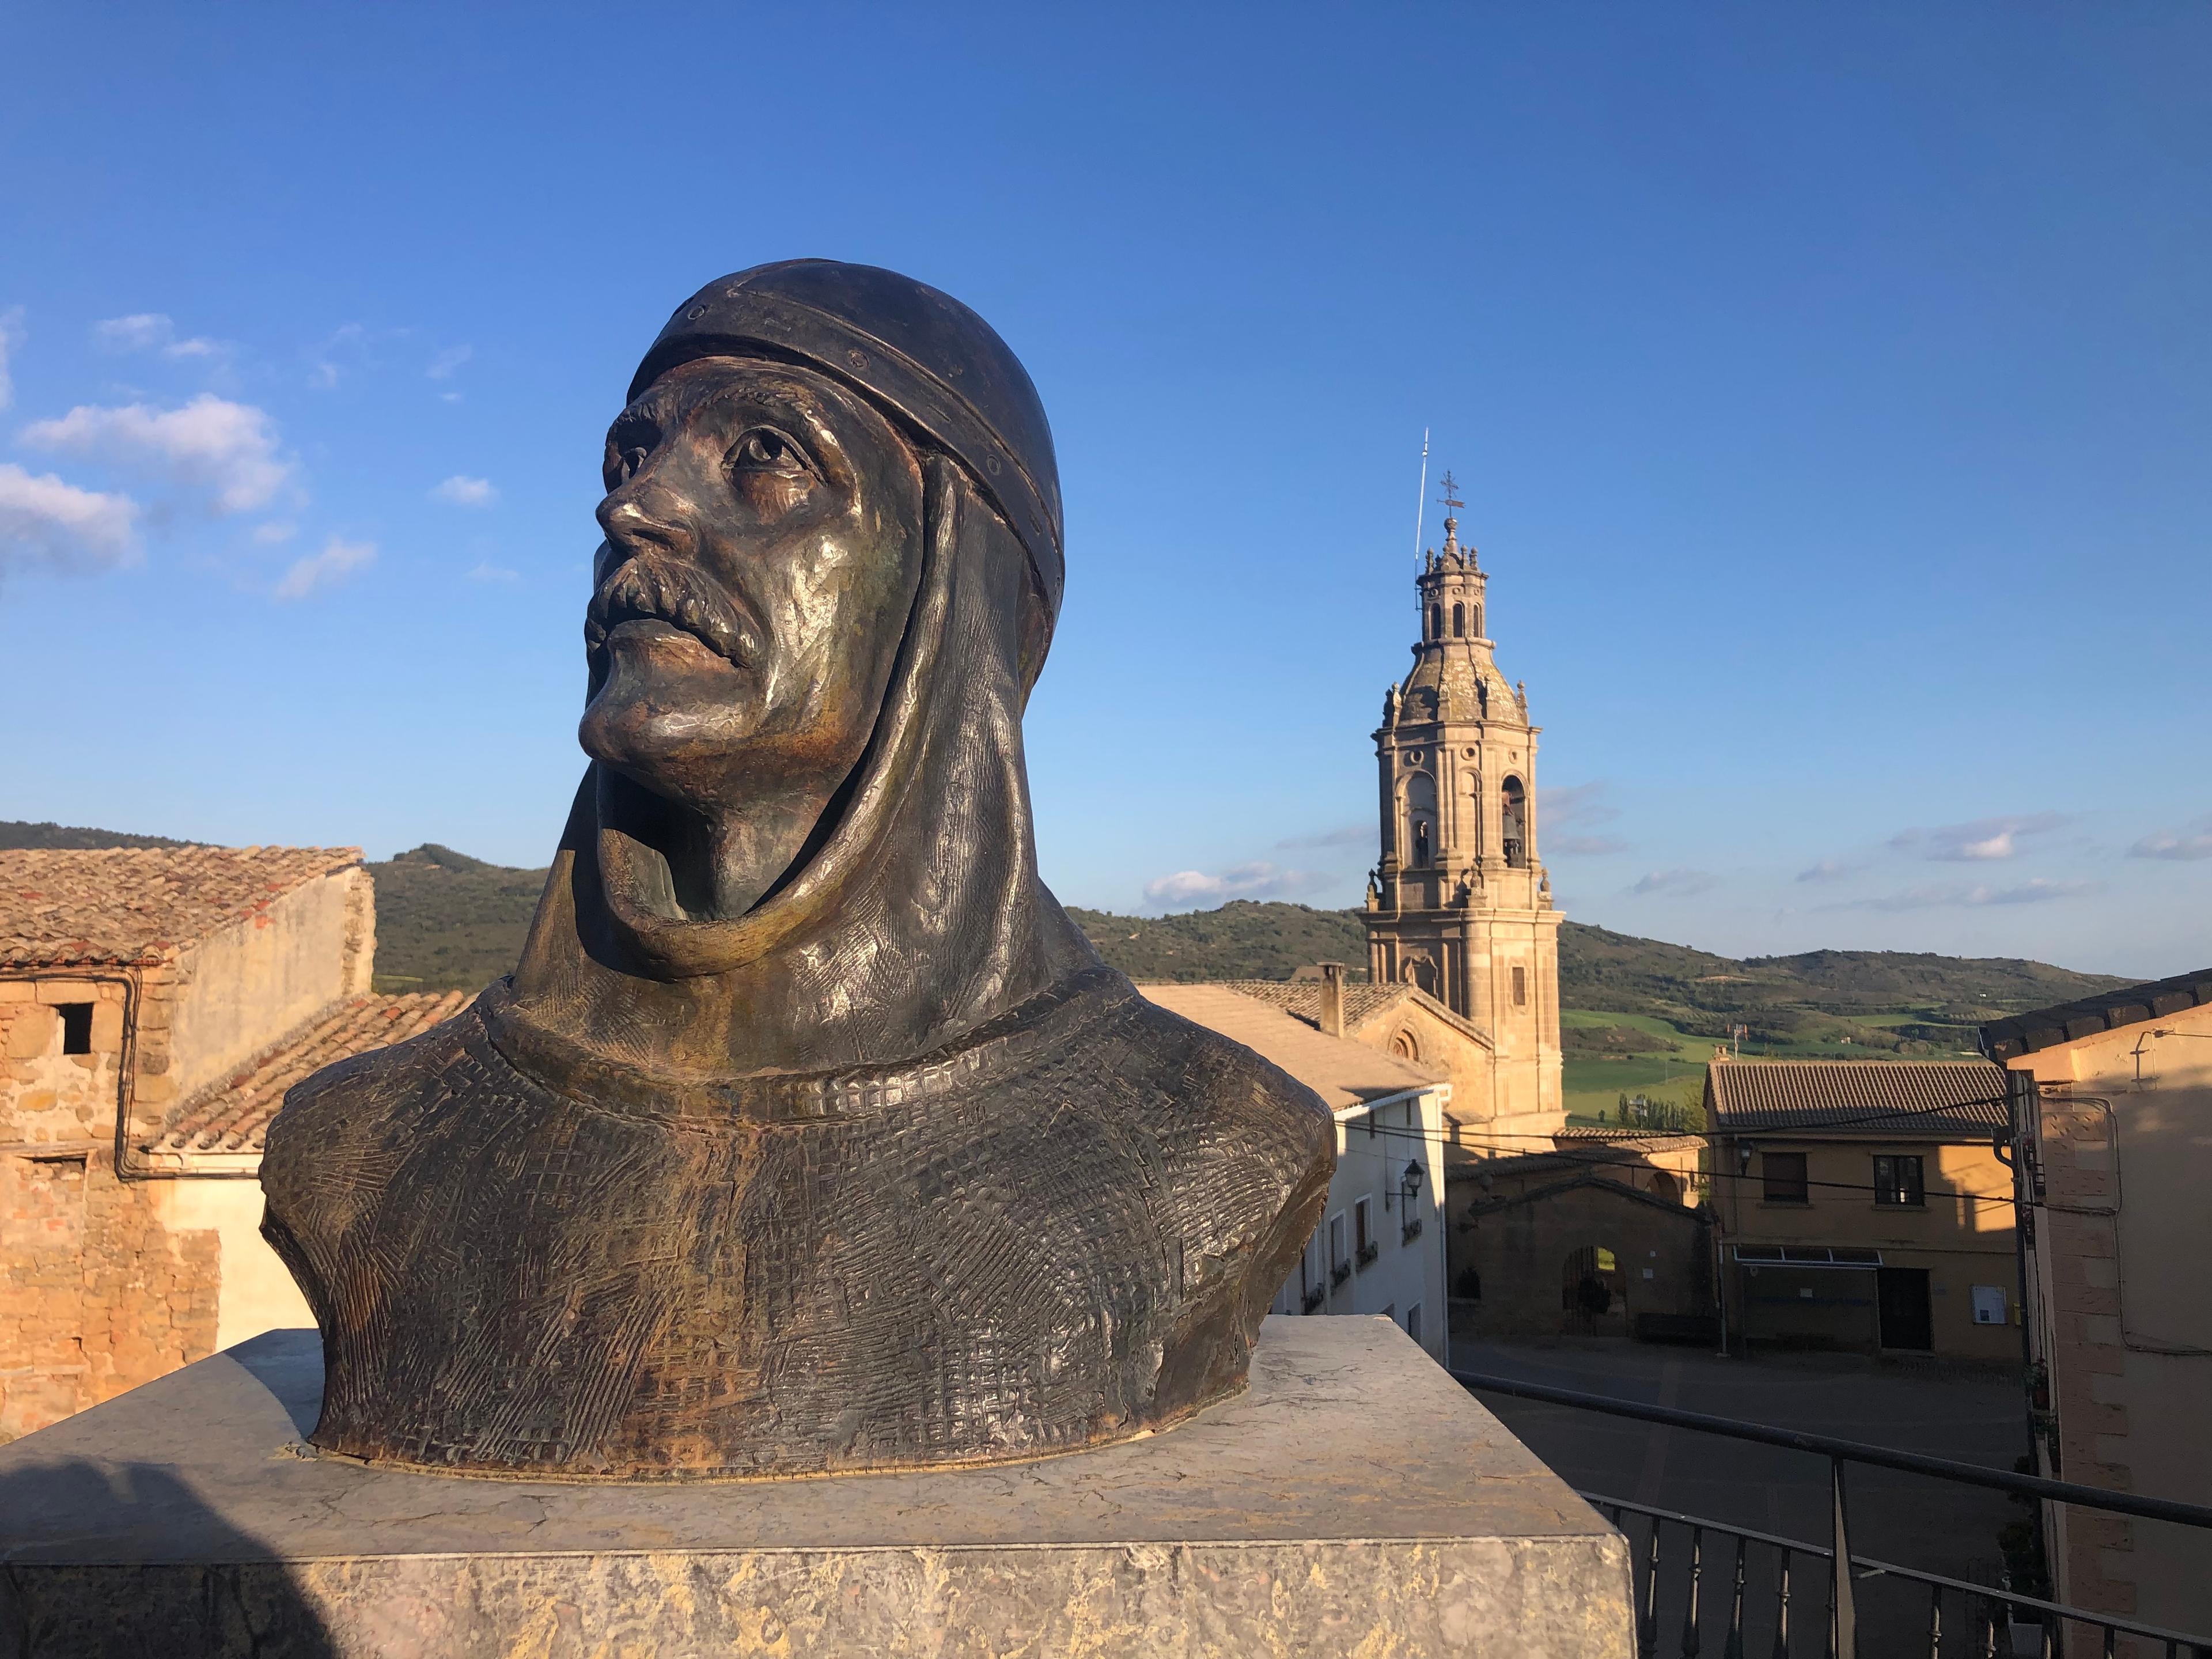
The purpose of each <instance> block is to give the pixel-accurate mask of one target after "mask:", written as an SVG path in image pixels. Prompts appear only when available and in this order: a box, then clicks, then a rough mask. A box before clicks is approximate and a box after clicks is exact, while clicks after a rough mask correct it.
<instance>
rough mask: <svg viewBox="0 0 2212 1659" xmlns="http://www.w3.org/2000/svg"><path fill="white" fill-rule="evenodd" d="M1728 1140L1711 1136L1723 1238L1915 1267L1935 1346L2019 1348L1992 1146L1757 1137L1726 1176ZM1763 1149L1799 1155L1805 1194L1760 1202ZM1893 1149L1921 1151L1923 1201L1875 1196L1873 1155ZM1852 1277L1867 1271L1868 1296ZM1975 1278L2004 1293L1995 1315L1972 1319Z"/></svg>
mask: <svg viewBox="0 0 2212 1659" xmlns="http://www.w3.org/2000/svg"><path fill="white" fill-rule="evenodd" d="M1737 1145H1738V1143H1735V1142H1733V1141H1724V1142H1722V1143H1721V1144H1720V1146H1719V1148H1718V1158H1717V1174H1716V1176H1715V1181H1714V1184H1715V1185H1716V1186H1717V1187H1718V1188H1721V1189H1722V1193H1721V1197H1720V1204H1719V1207H1720V1210H1721V1213H1722V1215H1723V1218H1724V1221H1725V1225H1726V1227H1727V1233H1726V1238H1727V1243H1729V1244H1730V1245H1736V1244H1741V1245H1744V1246H1747V1247H1756V1246H1759V1245H1781V1244H1825V1245H1830V1246H1836V1245H1841V1246H1844V1247H1847V1248H1850V1249H1874V1250H1879V1251H1881V1259H1882V1265H1883V1266H1885V1267H1923V1268H1925V1269H1927V1271H1928V1292H1929V1321H1930V1325H1931V1335H1932V1336H1933V1338H1934V1341H1935V1348H1934V1352H1936V1353H1939V1354H1949V1355H1953V1356H1955V1357H1957V1358H1966V1359H1989V1360H1998V1361H2003V1360H2015V1361H2016V1360H2018V1359H2019V1358H2020V1356H2021V1340H2020V1328H2019V1318H2020V1310H2019V1300H2020V1294H2019V1289H2018V1286H2019V1281H2020V1270H2019V1260H2018V1256H2017V1254H2016V1251H2015V1245H2014V1226H2013V1180H2012V1171H2011V1170H2008V1168H2006V1167H2005V1165H2004V1164H2003V1163H2002V1160H2000V1159H1999V1158H1998V1157H1997V1155H1996V1149H1995V1147H1994V1146H1988V1145H1983V1144H1972V1145H1966V1146H1956V1145H1943V1144H1941V1143H1936V1142H1912V1141H1898V1142H1888V1141H1870V1140H1850V1141H1844V1140H1830V1141H1815V1140H1800V1139H1790V1138H1784V1137H1781V1136H1776V1135H1761V1136H1759V1137H1756V1138H1755V1146H1756V1148H1757V1150H1755V1151H1754V1152H1753V1155H1752V1158H1751V1163H1750V1168H1749V1170H1748V1171H1747V1173H1745V1174H1743V1175H1741V1176H1731V1174H1730V1173H1729V1172H1733V1171H1735V1170H1739V1168H1740V1167H1741V1163H1740V1158H1739V1157H1738V1155H1737ZM1770 1148H1771V1150H1773V1151H1775V1152H1802V1153H1804V1154H1805V1176H1806V1182H1807V1190H1808V1194H1809V1195H1810V1201H1809V1202H1807V1203H1804V1204H1784V1203H1769V1202H1767V1201H1766V1200H1765V1197H1764V1196H1763V1194H1764V1191H1765V1181H1764V1176H1763V1170H1762V1168H1761V1158H1762V1157H1763V1155H1764V1152H1765V1151H1766V1150H1767V1149H1770ZM1898 1153H1902V1154H1905V1155H1908V1156H1917V1157H1918V1158H1920V1160H1921V1180H1922V1189H1923V1194H1924V1197H1925V1200H1926V1201H1925V1203H1924V1204H1923V1206H1919V1207H1917V1208H1915V1207H1911V1206H1901V1205H1883V1204H1876V1203H1875V1194H1874V1160H1875V1156H1876V1155H1877V1154H1882V1155H1889V1154H1898ZM1814 1271H1820V1272H1836V1271H1841V1270H1837V1269H1816V1270H1814ZM1859 1277H1863V1278H1865V1279H1868V1281H1869V1284H1868V1287H1867V1290H1868V1293H1869V1294H1871V1293H1872V1282H1871V1281H1872V1275H1871V1274H1864V1273H1862V1274H1860V1275H1859ZM1793 1282H1794V1281H1793ZM1808 1282H1809V1281H1808ZM1823 1282H1825V1281H1823ZM1976 1285H1984V1286H1994V1287H1997V1288H2001V1289H2002V1291H2004V1296H2005V1322H2004V1323H2003V1324H2002V1325H1977V1324H1976V1323H1975V1322H1974V1312H1973V1291H1974V1287H1975V1286H1976ZM1738 1295H1739V1296H1740V1295H1741V1291H1740V1290H1739V1291H1738ZM1739 1305H1740V1304H1739ZM1731 1317H1734V1315H1733V1314H1732V1315H1731Z"/></svg>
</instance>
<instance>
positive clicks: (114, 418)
mask: <svg viewBox="0 0 2212 1659" xmlns="http://www.w3.org/2000/svg"><path fill="white" fill-rule="evenodd" d="M22 438H23V441H24V442H25V443H27V444H33V445H36V446H37V447H40V448H43V449H59V450H66V451H69V452H70V453H75V454H80V455H93V456H98V457H101V458H104V459H107V460H110V461H112V462H114V463H115V464H117V465H124V466H131V465H147V464H149V463H150V464H152V465H155V466H156V467H158V468H159V469H161V471H165V472H166V473H167V474H168V475H169V476H170V477H173V478H174V479H176V480H178V481H179V482H180V483H187V484H193V485H200V486H204V487H207V488H210V489H213V490H214V491H215V492H216V511H218V512H222V513H249V512H252V510H253V509H254V508H256V507H266V506H267V505H268V504H269V502H270V500H271V499H273V498H274V497H275V495H276V492H277V491H278V490H279V489H282V488H283V485H284V483H285V481H286V480H287V479H289V477H291V476H292V465H291V463H290V462H289V461H287V460H285V459H282V458H281V457H280V456H279V455H278V453H277V446H276V422H273V421H271V420H270V418H269V416H268V415H267V414H266V413H265V412H264V411H263V410H258V409H256V408H254V407H253V406H252V404H234V403H232V402H230V401H229V400H228V399H227V398H217V397H214V396H212V395H210V394H209V393H206V392H203V393H201V394H200V396H198V397H197V398H193V399H192V400H191V402H190V403H188V404H185V406H184V407H183V408H182V409H170V410H159V409H155V408H153V407H151V406H150V405H149V404H125V405H124V406H123V407H121V408H111V409H104V408H100V407H98V406H95V405H94V404H79V405H78V406H77V407H76V408H75V409H72V410H70V412H69V413H68V414H66V415H64V416H62V417H61V418H60V419H59V420H53V421H33V422H32V423H31V424H30V425H28V426H27V427H25V428H23V433H22Z"/></svg>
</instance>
